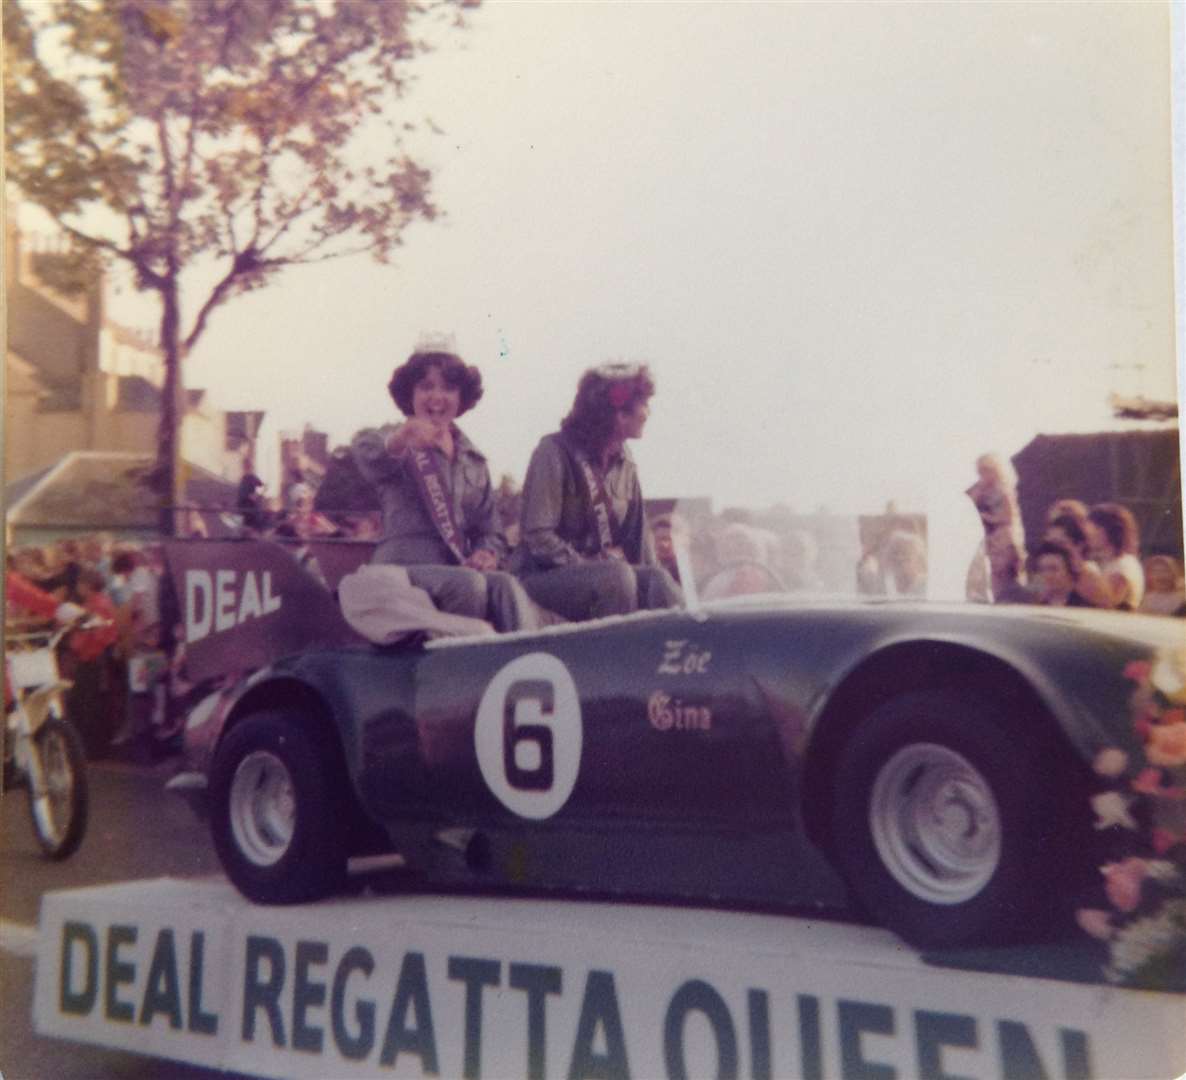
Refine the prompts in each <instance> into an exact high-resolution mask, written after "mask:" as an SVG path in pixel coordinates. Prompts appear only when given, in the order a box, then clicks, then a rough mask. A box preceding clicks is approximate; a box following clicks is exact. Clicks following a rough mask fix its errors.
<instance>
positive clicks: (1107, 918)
mask: <svg viewBox="0 0 1186 1080" xmlns="http://www.w3.org/2000/svg"><path fill="white" fill-rule="evenodd" d="M1075 921H1076V922H1077V923H1078V924H1079V926H1080V928H1081V929H1083V930H1086V931H1087V933H1089V934H1090V935H1091V936H1092V937H1093V938H1099V940H1100V941H1107V940H1108V938H1110V937H1111V936H1112V935H1113V934H1114V933H1115V932H1116V931H1115V929H1114V928H1113V926H1112V916H1111V915H1110V914H1109V913H1108V912H1106V911H1101V910H1100V909H1099V908H1080V909H1079V910H1078V911H1076V912H1075Z"/></svg>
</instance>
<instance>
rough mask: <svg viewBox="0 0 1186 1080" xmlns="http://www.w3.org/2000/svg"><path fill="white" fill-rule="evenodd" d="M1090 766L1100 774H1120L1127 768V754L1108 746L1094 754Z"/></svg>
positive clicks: (1113, 775) (1110, 775)
mask: <svg viewBox="0 0 1186 1080" xmlns="http://www.w3.org/2000/svg"><path fill="white" fill-rule="evenodd" d="M1092 767H1093V768H1094V769H1095V771H1096V772H1097V773H1099V775H1100V776H1107V777H1117V776H1122V775H1123V774H1124V770H1125V769H1126V768H1128V755H1127V754H1126V753H1125V752H1124V751H1123V750H1118V749H1117V748H1116V747H1114V746H1109V747H1106V748H1105V749H1103V750H1101V751H1100V752H1099V753H1098V754H1096V755H1095V761H1094V762H1093V764H1092Z"/></svg>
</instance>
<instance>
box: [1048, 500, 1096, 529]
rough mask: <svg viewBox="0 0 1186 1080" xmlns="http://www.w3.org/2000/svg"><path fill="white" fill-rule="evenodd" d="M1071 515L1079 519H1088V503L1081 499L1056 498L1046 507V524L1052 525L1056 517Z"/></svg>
mask: <svg viewBox="0 0 1186 1080" xmlns="http://www.w3.org/2000/svg"><path fill="white" fill-rule="evenodd" d="M1068 515H1069V516H1070V517H1073V518H1075V519H1076V520H1078V521H1086V520H1087V503H1085V502H1082V501H1080V500H1079V499H1055V500H1054V502H1052V503H1051V504H1050V505H1049V506H1048V507H1047V508H1046V524H1047V525H1050V524H1051V523H1052V522H1054V521H1055V519H1057V518H1060V517H1066V516H1068Z"/></svg>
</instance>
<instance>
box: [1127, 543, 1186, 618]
mask: <svg viewBox="0 0 1186 1080" xmlns="http://www.w3.org/2000/svg"><path fill="white" fill-rule="evenodd" d="M1138 610H1139V611H1143V612H1145V614H1147V615H1181V614H1183V613H1186V588H1184V587H1183V581H1182V564H1181V563H1180V562H1179V561H1178V560H1177V559H1175V558H1174V557H1173V556H1172V555H1150V556H1149V557H1148V558H1147V559H1146V560H1145V598H1144V599H1143V600H1142V601H1141V604H1140V607H1139V608H1138Z"/></svg>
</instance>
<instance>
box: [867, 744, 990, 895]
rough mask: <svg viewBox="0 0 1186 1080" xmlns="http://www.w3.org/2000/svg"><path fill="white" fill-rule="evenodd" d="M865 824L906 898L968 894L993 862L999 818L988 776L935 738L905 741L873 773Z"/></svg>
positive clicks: (985, 881)
mask: <svg viewBox="0 0 1186 1080" xmlns="http://www.w3.org/2000/svg"><path fill="white" fill-rule="evenodd" d="M869 827H870V831H871V833H872V836H873V843H874V846H875V847H876V849H877V854H878V855H879V856H880V858H881V861H882V863H883V864H884V866H885V868H886V869H887V870H888V871H889V873H890V874H891V875H892V876H893V878H894V879H895V880H896V881H897V882H898V884H899V885H901V886H902V887H903V888H904V889H906V890H907V891H908V892H909V893H911V894H912V895H913V896H916V897H918V898H919V899H921V900H926V901H929V902H930V903H934V904H960V903H963V902H965V901H967V900H970V899H972V897H974V896H975V895H976V894H977V893H979V892H980V890H981V889H983V888H984V886H985V885H987V884H988V882H989V880H990V879H991V877H992V875H993V874H994V873H995V871H996V869H997V866H998V864H999V863H1000V859H1001V817H1000V810H999V808H998V807H997V801H996V799H995V798H994V797H993V793H992V788H991V787H990V786H989V784H988V781H987V780H986V779H985V778H984V777H983V776H982V775H981V774H980V772H978V771H977V770H976V768H975V767H974V766H973V765H972V764H971V763H970V762H969V761H968V760H967V759H966V758H965V757H963V756H962V755H961V754H958V753H956V752H955V751H954V750H951V749H949V748H948V747H946V746H941V745H939V744H937V743H914V744H912V745H910V746H905V747H903V748H902V749H901V750H899V751H898V752H897V753H895V754H894V755H893V756H892V757H891V758H890V759H889V761H887V762H886V763H885V764H884V765H883V766H882V767H881V769H880V771H879V772H878V774H877V778H876V780H875V781H874V784H873V792H872V796H871V798H870V801H869Z"/></svg>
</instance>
